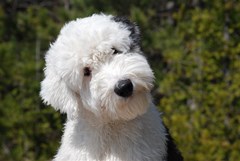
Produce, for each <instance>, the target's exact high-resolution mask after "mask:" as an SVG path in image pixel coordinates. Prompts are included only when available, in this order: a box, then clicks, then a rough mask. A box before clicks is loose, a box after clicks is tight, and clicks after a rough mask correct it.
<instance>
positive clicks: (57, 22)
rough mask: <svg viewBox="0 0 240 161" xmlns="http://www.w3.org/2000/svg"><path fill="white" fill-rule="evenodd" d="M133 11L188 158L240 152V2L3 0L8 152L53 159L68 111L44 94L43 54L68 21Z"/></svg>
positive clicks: (1, 73) (0, 29) (232, 156)
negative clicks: (41, 95)
mask: <svg viewBox="0 0 240 161" xmlns="http://www.w3.org/2000/svg"><path fill="white" fill-rule="evenodd" d="M99 12H105V13H111V14H116V15H125V16H128V17H129V18H130V19H132V20H133V21H136V22H137V23H138V24H139V26H140V28H141V31H142V38H143V39H142V47H143V50H144V51H145V53H146V55H147V57H148V59H149V61H150V64H151V65H152V67H153V69H154V71H155V75H156V89H155V90H154V93H155V96H154V97H155V98H159V99H157V100H156V101H157V105H158V106H159V109H160V110H161V111H162V112H163V113H164V115H163V117H164V121H165V123H166V124H167V126H169V128H170V131H171V133H172V135H173V137H174V138H175V140H176V142H177V144H178V146H179V148H180V150H181V151H182V153H183V156H184V157H185V160H186V161H192V160H193V161H223V160H228V161H236V160H239V158H240V153H239V151H240V146H239V145H240V141H239V137H240V127H239V126H238V125H239V123H240V117H239V114H240V108H239V106H240V90H239V89H240V43H239V42H240V33H239V28H240V22H239V19H240V3H238V2H237V1H235V0H228V1H217V0H212V1H206V0H203V1H200V0H190V1H189V0H188V1H187V0H184V1H163V0H132V1H129V2H127V3H126V1H121V0H115V1H113V0H111V1H103V0H100V1H99V0H89V1H84V0H72V1H40V0H36V1H31V2H28V3H27V1H24V0H23V1H20V2H19V1H13V0H8V1H6V2H1V3H0V60H1V63H0V91H1V93H0V115H1V117H0V131H1V133H0V142H1V150H0V160H9V161H10V160H49V159H50V158H52V156H53V155H54V154H55V152H56V150H57V147H58V146H59V141H60V136H61V135H62V134H61V133H62V132H61V131H62V130H61V129H62V124H63V123H64V120H65V116H60V114H59V113H57V112H55V111H54V110H53V109H52V108H50V107H46V106H44V105H43V104H42V102H41V100H40V98H39V89H40V81H41V80H42V77H43V75H42V74H43V72H42V71H43V67H44V61H43V58H44V55H45V52H46V51H47V49H48V47H49V43H51V42H53V41H54V40H55V39H56V36H57V34H58V33H59V30H60V28H61V27H62V25H63V24H64V23H66V22H67V21H69V20H71V19H75V18H77V17H85V16H88V15H91V14H92V13H99Z"/></svg>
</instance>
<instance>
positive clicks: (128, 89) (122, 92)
mask: <svg viewBox="0 0 240 161" xmlns="http://www.w3.org/2000/svg"><path fill="white" fill-rule="evenodd" d="M114 92H115V93H116V94H117V95H118V96H120V97H124V98H127V97H130V96H131V95H132V93H133V84H132V82H131V80H130V79H125V80H120V81H118V82H117V84H116V85H115V87H114Z"/></svg>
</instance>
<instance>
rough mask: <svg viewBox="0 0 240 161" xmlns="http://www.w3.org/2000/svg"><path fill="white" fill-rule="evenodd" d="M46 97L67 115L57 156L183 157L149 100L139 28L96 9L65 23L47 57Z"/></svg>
mask: <svg viewBox="0 0 240 161" xmlns="http://www.w3.org/2000/svg"><path fill="white" fill-rule="evenodd" d="M45 60H46V67H45V78H44V80H43V81H42V82H41V92H40V95H41V97H42V99H43V101H44V102H45V103H46V104H48V105H51V106H53V107H54V108H55V109H56V110H59V111H60V112H62V113H66V114H67V122H66V124H65V131H64V135H63V137H62V143H61V147H60V148H59V150H58V153H57V155H56V156H55V158H54V160H55V161H181V160H183V159H182V156H181V154H180V152H179V151H178V149H177V148H176V146H175V144H174V143H173V140H172V138H171V136H170V134H169V132H168V129H167V128H166V127H165V126H164V124H163V122H162V120H161V118H160V114H159V112H158V111H157V110H156V107H155V105H154V104H153V103H152V98H151V94H150V92H151V89H152V87H153V81H154V75H153V72H152V70H151V68H150V66H149V64H148V62H147V60H146V58H145V57H144V56H143V52H142V51H141V49H140V32H139V29H138V27H137V26H136V25H135V24H134V23H132V22H130V21H129V20H128V19H126V18H123V17H116V16H112V15H105V14H94V15H92V16H90V17H87V18H81V19H76V20H74V21H71V22H69V23H67V24H66V25H65V26H64V27H63V28H62V29H61V31H60V34H59V36H58V38H57V39H56V41H55V42H54V43H53V44H51V46H50V49H49V50H48V52H47V54H46V57H45Z"/></svg>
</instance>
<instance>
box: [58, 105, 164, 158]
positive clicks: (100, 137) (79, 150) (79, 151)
mask: <svg viewBox="0 0 240 161" xmlns="http://www.w3.org/2000/svg"><path fill="white" fill-rule="evenodd" d="M154 113H155V111H152V110H149V112H147V113H146V114H145V115H143V116H140V118H137V119H134V120H131V121H128V122H112V123H107V124H100V123H99V124H95V125H94V124H91V123H92V122H91V123H89V122H86V120H85V119H84V120H81V119H79V120H71V121H68V122H67V123H66V127H65V128H66V129H65V133H64V136H63V138H62V145H61V148H60V149H59V152H58V154H57V155H56V160H79V161H83V160H84V161H162V160H163V158H164V157H165V156H166V150H167V149H166V136H165V134H166V131H165V128H164V127H163V125H162V122H161V120H160V118H159V116H158V115H157V114H154ZM80 138H81V139H80Z"/></svg>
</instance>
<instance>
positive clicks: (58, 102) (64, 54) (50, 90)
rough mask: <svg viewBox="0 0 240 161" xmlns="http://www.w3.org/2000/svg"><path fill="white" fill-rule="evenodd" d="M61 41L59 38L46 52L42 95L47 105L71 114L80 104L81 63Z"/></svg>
mask: <svg viewBox="0 0 240 161" xmlns="http://www.w3.org/2000/svg"><path fill="white" fill-rule="evenodd" d="M58 39H59V38H58ZM60 42H61V41H58V40H57V41H56V42H55V43H54V44H53V45H51V47H50V49H49V51H48V52H47V54H46V57H45V61H46V67H45V69H44V74H45V78H44V80H43V81H42V82H41V91H40V96H41V97H42V99H43V101H44V103H46V104H47V105H51V106H53V107H54V108H55V109H56V110H60V112H62V113H67V114H68V116H71V115H73V114H74V113H75V111H76V110H77V109H78V106H79V101H78V100H79V96H78V94H77V91H78V89H80V88H81V84H82V73H81V72H80V71H79V70H80V69H81V66H80V65H81V64H80V61H76V60H78V59H77V58H76V57H75V56H74V55H73V54H72V53H71V52H68V49H67V47H68V45H65V46H64V45H62V43H60ZM74 83H75V84H74Z"/></svg>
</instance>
